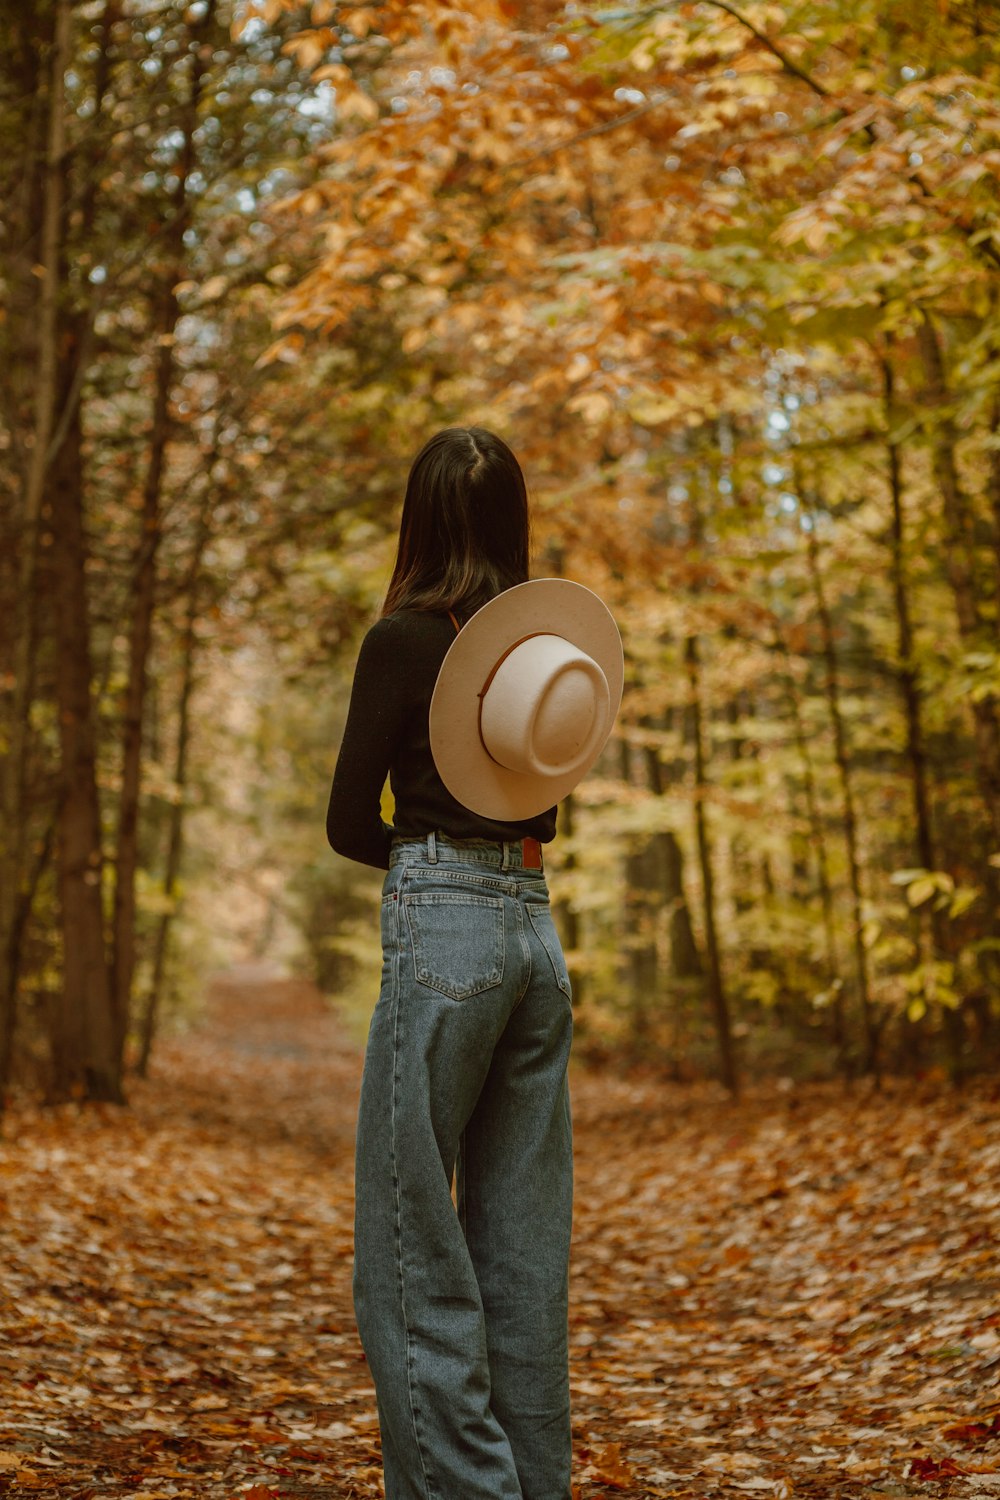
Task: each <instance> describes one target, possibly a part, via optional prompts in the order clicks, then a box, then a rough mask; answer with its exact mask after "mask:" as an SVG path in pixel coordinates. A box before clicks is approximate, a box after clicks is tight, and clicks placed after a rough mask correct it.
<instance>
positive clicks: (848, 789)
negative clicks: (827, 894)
mask: <svg viewBox="0 0 1000 1500" xmlns="http://www.w3.org/2000/svg"><path fill="white" fill-rule="evenodd" d="M799 492H800V499H801V503H802V504H803V506H806V507H808V501H807V499H806V496H805V488H804V486H803V485H801V484H800V486H799ZM809 509H810V516H811V520H812V525H810V526H809V527H808V529H807V530H806V550H807V554H808V558H809V572H810V576H811V578H812V584H813V592H814V595H815V600H816V617H817V619H818V621H819V626H820V632H821V638H822V643H823V661H824V666H825V685H826V701H827V706H828V708H829V712H830V724H831V727H832V729H833V748H834V758H835V760H836V763H837V773H838V776H839V779H840V793H841V799H842V803H843V817H844V842H845V843H846V845H847V865H848V872H849V876H850V883H851V925H852V928H853V935H854V964H855V971H856V974H857V985H858V1006H859V1010H860V1013H861V1027H862V1035H863V1038H864V1051H863V1055H862V1067H863V1069H864V1071H865V1072H874V1071H875V1070H876V1069H877V1065H878V1030H877V1028H876V1026H875V1017H874V1013H873V1007H872V1001H871V991H870V987H869V981H868V953H867V950H866V948H865V940H864V915H863V897H862V893H861V859H860V855H859V853H858V823H857V815H856V813H855V809H854V791H853V787H852V784H851V766H850V756H849V754H848V750H847V734H846V731H845V728H844V719H843V715H842V713H841V709H840V677H839V672H838V667H837V650H836V646H835V644H834V638H833V621H832V620H831V617H830V610H829V607H828V605H827V602H826V593H825V590H824V587H823V573H822V569H821V567H820V561H819V543H818V541H817V540H816V524H815V522H816V515H815V511H814V510H812V509H811V508H809Z"/></svg>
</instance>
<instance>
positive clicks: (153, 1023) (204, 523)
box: [136, 429, 218, 1078]
mask: <svg viewBox="0 0 1000 1500" xmlns="http://www.w3.org/2000/svg"><path fill="white" fill-rule="evenodd" d="M216 431H217V432H218V429H216ZM210 513H211V501H210V500H209V499H208V497H207V496H206V499H205V503H204V507H203V509H202V512H201V515H200V517H199V520H198V531H197V534H196V537H195V543H194V550H193V552H192V556H191V563H190V566H189V569H188V578H187V612H186V617H185V621H184V636H183V640H182V643H181V691H180V701H179V703H178V706H177V749H176V753H175V756H174V776H173V780H174V786H175V788H176V796H175V800H174V801H173V802H172V803H171V806H170V826H169V831H168V834H167V857H166V865H165V868H164V873H163V895H164V898H165V900H164V910H163V912H162V914H161V916H160V920H159V922H158V923H157V927H156V935H155V938H154V940H153V975H152V980H151V983H150V987H149V993H148V995H147V996H146V1004H145V1007H144V1009H143V1015H142V1024H141V1027H140V1035H139V1057H138V1060H137V1063H136V1071H137V1072H138V1073H139V1075H140V1076H141V1077H143V1078H145V1077H146V1074H147V1072H148V1070H149V1059H150V1055H151V1053H152V1050H153V1041H154V1039H155V1037H156V1027H157V1022H158V1018H159V1011H160V1003H161V998H162V994H163V976H164V972H165V969H166V956H167V943H168V940H169V937H170V928H171V926H172V924H173V919H174V904H175V902H176V899H177V882H178V879H179V877H180V871H181V860H182V858H183V852H184V812H185V807H184V793H185V790H186V787H187V765H188V750H189V747H190V743H191V702H192V698H193V696H194V688H195V661H196V657H197V647H198V636H197V631H196V629H195V626H196V624H197V620H198V591H199V584H200V581H201V563H202V558H203V556H204V553H205V547H206V545H207V543H208V538H209V531H210V526H209V516H210Z"/></svg>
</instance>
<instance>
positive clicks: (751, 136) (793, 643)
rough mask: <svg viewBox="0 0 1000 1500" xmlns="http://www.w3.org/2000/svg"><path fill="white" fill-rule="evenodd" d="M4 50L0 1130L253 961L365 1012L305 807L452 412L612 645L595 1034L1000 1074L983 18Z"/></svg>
mask: <svg viewBox="0 0 1000 1500" xmlns="http://www.w3.org/2000/svg"><path fill="white" fill-rule="evenodd" d="M0 58H2V62H0V139H2V141H3V152H2V157H0V218H2V223H0V257H2V260H0V296H2V303H0V363H2V376H0V383H2V393H3V395H2V406H0V459H2V462H0V619H2V622H3V628H2V637H0V771H2V799H3V801H2V825H0V826H2V835H0V857H2V877H3V878H2V888H0V1097H2V1094H3V1091H4V1090H5V1089H7V1090H9V1089H10V1088H11V1087H13V1086H19V1085H22V1084H25V1085H29V1086H32V1085H41V1086H42V1087H43V1088H44V1090H45V1091H46V1093H47V1094H48V1096H49V1097H52V1098H60V1097H66V1096H73V1095H77V1096H86V1097H91V1098H104V1099H120V1098H122V1097H123V1095H124V1094H125V1093H126V1092H127V1072H128V1069H129V1068H137V1069H139V1070H143V1069H144V1068H145V1066H146V1064H147V1061H148V1059H149V1056H150V1053H151V1049H155V1037H156V1034H157V1029H158V1027H163V1026H164V1025H167V1024H171V1025H172V1024H174V1023H175V1021H176V1019H177V1017H178V1016H179V1017H182V1018H183V1016H184V1015H185V1014H186V1013H188V1012H189V1011H190V1009H191V1008H192V1007H193V1006H194V1004H195V1003H196V998H197V996H198V994H199V993H200V990H201V988H202V986H203V981H204V979H205V976H206V974H207V973H208V972H209V971H210V970H212V969H218V968H220V967H224V966H225V965H227V964H229V963H231V962H233V961H235V960H238V959H240V958H245V957H247V956H251V957H253V956H255V957H266V958H273V959H275V960H276V961H277V962H280V963H283V964H290V965H293V966H299V967H300V968H302V969H304V970H306V971H308V972H310V973H313V974H315V975H316V976H317V977H318V979H319V982H320V983H321V985H322V986H323V988H324V989H325V991H326V992H327V993H329V994H330V995H331V996H332V997H334V998H335V999H338V1000H339V1001H340V1002H341V1003H343V1004H345V1005H346V1006H347V1007H348V1008H349V1009H350V1007H352V1006H353V1007H361V1008H363V1007H364V1006H367V1007H369V1008H370V1006H371V1004H372V1003H373V1001H374V998H375V987H376V984H377V973H378V966H379V957H378V953H377V951H376V944H375V938H374V935H373V934H374V932H375V927H374V924H373V918H372V913H373V911H374V909H375V900H376V895H377V890H378V883H379V877H378V875H377V873H376V872H374V871H364V870H362V869H361V868H360V867H356V866H350V865H348V864H346V863H344V862H342V861H339V860H338V859H337V858H336V857H335V856H333V855H332V854H331V852H330V851H329V849H328V848H327V847H326V844H325V838H324V830H323V815H324V811H325V803H326V797H327V792H328V787H329V779H330V775H331V773H332V769H333V764H334V760H335V757H336V750H337V746H338V742H339V734H340V729H341V726H342V722H343V714H344V708H345V703H346V698H347V694H348V692H349V688H350V681H351V674H352V671H353V664H354V659H355V655H356V651H357V646H358V643H359V640H360V637H361V634H362V633H363V631H364V629H365V628H366V627H367V625H368V624H369V623H370V621H371V619H372V618H373V614H374V612H375V610H376V609H377V606H378V602H379V598H380V594H381V592H382V590H383V589H384V587H385V583H386V581H387V577H388V571H389V567H390V563H391V557H392V551H393V542H394V529H395V526H396V522H397V518H398V506H399V502H400V499H401V494H402V486H403V481H404V478H405V474H406V470H407V467H408V464H409V461H410V459H411V457H412V455H413V453H414V452H415V450H416V448H417V447H418V446H419V445H420V444H421V443H422V441H423V440H424V438H425V437H426V436H427V435H428V434H429V433H430V432H431V431H433V430H434V429H436V428H437V427H439V426H443V425H447V424H450V423H453V422H459V423H467V422H479V423H482V424H484V425H486V426H489V427H492V428H494V429H496V430H498V431H500V432H501V433H503V434H504V436H506V437H507V439H508V440H509V441H510V442H511V444H512V445H513V446H514V448H515V449H516V451H517V452H518V453H519V455H520V456H521V458H522V460H523V463H524V467H525V470H526V472H527V475H528V478H529V484H530V487H531V490H532V494H533V501H534V514H535V557H536V561H535V572H536V573H537V574H540V575H544V574H553V573H564V574H565V575H567V576H569V577H572V578H575V579H578V580H579V581H581V582H583V583H586V584H588V585H590V586H592V587H594V588H596V589H597V590H598V591H599V592H601V593H602V595H603V596H604V597H605V598H607V599H608V601H609V603H610V604H611V606H612V608H613V609H614V611H615V613H616V616H617V618H618V620H619V622H620V625H621V628H622V634H623V638H624V641H625V649H626V661H627V685H626V693H625V700H624V705H623V711H622V717H621V721H620V725H619V732H618V735H617V737H616V739H615V740H614V741H613V743H612V746H611V748H610V749H609V751H608V752H607V753H606V754H605V756H604V758H603V759H602V762H601V763H600V765H599V767H598V768H597V774H595V775H594V776H592V777H591V778H590V779H589V780H588V781H587V783H586V784H585V785H584V786H583V787H582V788H581V789H579V791H578V792H577V793H576V794H575V795H574V797H573V798H572V799H571V801H570V802H568V803H566V804H564V806H563V807H562V809H561V810H560V830H561V836H560V838H559V839H558V840H557V844H556V846H555V847H554V852H553V855H552V858H551V860H550V861H549V867H550V871H551V878H552V882H553V887H554V896H555V898H556V903H557V907H558V919H559V921H560V923H561V928H562V932H563V936H564V939H565V943H566V946H567V950H568V955H569V958H570V962H571V967H572V970H573V974H574V982H575V987H576V1004H577V1015H578V1037H579V1047H580V1050H581V1053H582V1054H584V1055H589V1056H591V1057H594V1058H606V1057H612V1056H614V1057H622V1058H625V1059H631V1058H635V1059H639V1058H641V1059H644V1060H648V1061H649V1062H650V1063H652V1064H653V1065H655V1066H656V1067H657V1068H660V1069H662V1070H663V1072H664V1073H665V1074H669V1075H670V1076H672V1077H676V1078H687V1077H692V1076H700V1075H704V1074H714V1075H716V1076H718V1077H720V1078H721V1079H722V1080H723V1082H725V1083H726V1084H727V1085H728V1086H730V1087H735V1086H736V1085H737V1084H738V1082H739V1080H740V1078H743V1077H752V1076H754V1075H757V1074H763V1073H775V1072H779V1073H785V1074H789V1075H791V1076H795V1077H815V1076H827V1075H831V1074H835V1073H837V1072H842V1073H845V1074H850V1075H857V1074H859V1073H863V1072H866V1073H873V1072H878V1071H880V1070H893V1071H902V1072H907V1073H922V1074H927V1073H928V1072H929V1071H934V1072H938V1073H940V1074H941V1075H942V1076H943V1075H945V1074H948V1075H951V1076H953V1077H955V1078H961V1077H962V1076H963V1075H965V1074H967V1073H969V1072H971V1071H974V1070H980V1069H983V1068H988V1067H995V1066H996V1064H997V1062H998V1060H1000V903H998V892H1000V651H998V619H1000V228H998V218H997V206H998V198H1000V194H998V179H1000V11H998V9H997V7H996V5H995V3H994V0H905V3H904V0H839V3H837V4H835V5H833V4H829V3H826V0H801V3H800V0H781V3H772V0H732V3H730V0H698V3H679V0H664V3H637V0H624V3H619V4H607V5H604V4H588V3H584V0H578V3H568V0H567V3H563V0H454V3H446V0H439V3H432V0H427V3H419V0H408V3H402V0H385V3H382V4H373V5H337V4H334V3H332V0H313V3H312V4H311V5H302V4H299V3H297V0H192V3H190V4H185V3H182V0H177V3H175V0H39V3H37V4H33V5H30V6H27V5H5V6H4V7H2V9H0Z"/></svg>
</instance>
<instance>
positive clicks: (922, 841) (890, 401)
mask: <svg viewBox="0 0 1000 1500" xmlns="http://www.w3.org/2000/svg"><path fill="white" fill-rule="evenodd" d="M880 363H881V366H882V392H883V399H884V405H885V420H886V430H887V434H888V436H887V438H886V457H887V460H888V470H889V498H890V501H891V504H892V525H891V528H890V536H891V551H892V589H893V601H894V604H895V609H896V637H897V646H898V651H899V692H900V697H901V698H902V701H903V715H904V719H905V722H906V759H907V761H908V763H909V767H910V786H911V790H912V793H913V821H914V831H915V836H916V849H917V860H918V862H919V864H920V866H921V868H922V869H924V870H936V869H937V868H938V856H937V851H936V849H935V845H934V833H933V828H932V824H931V811H930V797H929V795H928V789H927V756H926V753H925V750H924V731H923V713H922V709H923V693H922V689H921V684H920V674H919V671H918V668H917V663H916V657H915V655H914V634H913V621H912V617H911V614H910V600H909V592H908V588H907V568H906V524H905V517H904V514H903V476H902V467H901V462H900V453H899V445H898V443H896V442H895V441H894V439H893V436H892V434H893V429H894V425H895V420H896V411H895V388H894V387H895V382H894V376H893V368H892V363H891V361H890V360H889V359H887V358H883V359H882V360H881V361H880ZM925 925H926V926H929V929H930V931H929V938H930V953H931V958H932V959H933V961H934V962H935V963H948V962H949V961H950V960H951V957H952V955H951V953H950V952H949V943H948V934H947V930H946V926H945V922H944V918H943V916H942V913H941V912H940V911H939V910H938V909H937V904H936V902H935V901H933V900H932V901H930V902H929V903H927V906H926V907H925V908H924V910H923V911H921V912H917V913H916V927H917V933H918V940H919V941H918V953H919V957H920V959H921V961H922V960H923V956H924V948H925V942H924V937H925V933H924V928H925ZM944 1022H945V1029H946V1033H947V1036H948V1045H949V1050H950V1053H951V1071H952V1077H953V1078H954V1079H956V1080H957V1079H958V1078H959V1077H960V1075H961V1070H962V1025H961V1019H960V1017H959V1015H958V1012H957V1011H955V1010H954V1009H952V1008H951V1007H950V1006H946V1007H945V1012H944Z"/></svg>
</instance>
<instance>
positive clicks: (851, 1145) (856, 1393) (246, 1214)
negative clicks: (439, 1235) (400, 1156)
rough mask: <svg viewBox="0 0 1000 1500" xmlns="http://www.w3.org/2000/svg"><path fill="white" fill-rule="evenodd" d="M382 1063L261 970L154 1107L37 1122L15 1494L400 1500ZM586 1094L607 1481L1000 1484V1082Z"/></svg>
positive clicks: (23, 1233) (14, 1304) (16, 1173)
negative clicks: (387, 1429) (377, 1243)
mask: <svg viewBox="0 0 1000 1500" xmlns="http://www.w3.org/2000/svg"><path fill="white" fill-rule="evenodd" d="M360 1064H361V1055H360V1050H359V1048H358V1047H357V1046H356V1045H355V1044H354V1043H353V1042H352V1041H351V1040H350V1039H349V1038H348V1037H347V1035H346V1034H345V1032H344V1029H343V1027H342V1026H341V1024H340V1023H339V1021H338V1019H337V1017H336V1015H335V1014H334V1013H332V1012H331V1011H330V1009H329V1008H328V1007H327V1006H326V1004H325V1003H324V1001H323V1000H322V998H321V997H320V996H319V995H318V994H317V993H316V991H315V990H314V989H313V988H312V987H311V986H309V985H308V984H306V983H303V982H301V981H297V980H291V979H287V978H282V977H280V976H279V975H276V974H275V973H274V972H273V971H269V970H267V969H262V968H260V967H256V968H245V969H241V970H236V971H233V972H231V973H229V974H228V975H226V976H225V977H223V978H221V979H219V980H218V981H217V982H216V983H215V985H214V986H213V987H212V990H211V994H210V997H209V1002H208V1004H207V1006H206V1009H205V1012H204V1015H203V1016H202V1017H201V1019H200V1022H199V1024H198V1026H197V1028H195V1029H193V1030H191V1031H189V1032H187V1033H186V1034H184V1035H181V1036H177V1037H173V1038H171V1039H166V1040H164V1041H162V1042H161V1044H160V1046H159V1048H158V1050H157V1053H156V1057H155V1067H154V1073H153V1077H151V1078H150V1079H149V1080H148V1081H146V1082H142V1081H139V1080H134V1081H132V1083H131V1084H130V1090H129V1092H130V1107H129V1108H128V1109H126V1110H119V1109H115V1108H110V1107H109V1108H101V1109H96V1110H82V1111H81V1110H80V1109H78V1108H77V1107H75V1106H65V1107H61V1108H60V1109H57V1110H54V1111H53V1110H50V1111H44V1110H38V1109H33V1108H26V1107H17V1108H15V1109H14V1110H13V1111H12V1112H11V1114H10V1116H9V1117H8V1119H7V1120H6V1122H5V1124H4V1129H3V1139H2V1142H0V1195H2V1197H0V1242H2V1243H0V1493H8V1492H9V1493H11V1494H18V1495H19V1494H21V1493H22V1492H24V1493H27V1492H29V1491H30V1492H32V1493H34V1494H35V1495H38V1496H44V1497H48V1496H57V1495H58V1496H72V1497H79V1500H85V1497H93V1500H100V1497H104V1496H108V1497H110V1496H117V1495H129V1496H131V1497H133V1500H175V1497H189V1496H197V1497H202V1496H204V1497H207V1500H236V1497H238V1496H241V1495H246V1496H248V1497H249V1500H272V1497H277V1496H299V1495H302V1496H306V1495H308V1496H316V1497H320V1496H331V1497H332V1496H337V1497H349V1496H355V1497H361V1496H373V1495H377V1494H379V1493H380V1477H379V1476H380V1471H379V1466H378V1449H377V1423H376V1419H375V1406H374V1396H373V1393H372V1390H371V1386H370V1383H369V1380H368V1377H367V1371H366V1367H365V1364H364V1360H363V1356H362V1354H361V1350H360V1347H359V1345H358V1343H357V1339H356V1335H355V1332H354V1325H353V1316H352V1312H351V1303H350V1263H351V1220H352V1153H353V1136H354V1115H355V1109H356V1100H357V1089H358V1083H359V1077H360ZM573 1097H574V1121H575V1130H576V1142H577V1212H576V1237H575V1249H574V1260H573V1287H572V1327H571V1333H572V1350H573V1353H572V1359H573V1364H572V1379H573V1395H574V1431H575V1447H576V1454H577V1470H576V1486H577V1493H578V1495H579V1496H580V1497H582V1500H592V1497H596V1496H599V1495H603V1496H609V1495H619V1496H624V1497H633V1500H638V1497H642V1496H673V1497H678V1500H688V1497H694V1496H698V1497H705V1496H719V1497H735V1496H738V1495H747V1494H751V1493H755V1494H759V1495H774V1496H778V1497H782V1496H792V1495H796V1496H875V1495H880V1496H909V1495H925V1496H926V1495H953V1496H970V1497H971V1496H996V1497H1000V1389H998V1379H1000V1111H998V1108H997V1098H998V1093H997V1089H996V1087H995V1085H988V1084H984V1085H979V1086H977V1087H974V1088H972V1089H971V1090H969V1091H968V1093H966V1094H965V1095H964V1096H963V1097H962V1098H956V1097H954V1096H951V1095H947V1094H944V1093H942V1092H941V1091H940V1090H939V1089H935V1088H931V1087H928V1088H927V1089H925V1090H924V1091H923V1092H921V1091H920V1090H919V1089H916V1088H914V1086H913V1085H907V1086H905V1087H904V1086H898V1087H895V1088H892V1089H889V1090H888V1091H887V1092H885V1093H884V1094H883V1095H881V1096H878V1097H869V1096H868V1095H867V1093H864V1092H862V1091H859V1092H858V1093H856V1094H855V1095H854V1096H850V1095H845V1094H844V1092H843V1090H842V1089H840V1088H811V1089H804V1090H798V1089H793V1088H776V1087H771V1088H767V1089H762V1090H760V1091H759V1092H758V1093H756V1094H754V1095H753V1096H752V1097H750V1098H749V1099H747V1100H746V1101H744V1102H741V1103H739V1104H733V1103H729V1102H727V1101H726V1100H725V1099H724V1097H723V1096H722V1095H721V1093H720V1092H719V1091H718V1090H716V1089H715V1088H713V1087H712V1086H704V1087H691V1086H685V1087H679V1086H671V1085H667V1084H664V1083H663V1082H662V1081H659V1080H657V1079H654V1078H647V1079H645V1080H642V1081H634V1080H633V1081H628V1080H624V1079H620V1078H615V1077H612V1076H611V1075H610V1074H608V1075H604V1076H602V1075H601V1074H598V1073H593V1072H591V1073H585V1072H583V1071H580V1070H577V1071H575V1073H574V1078H573ZM449 1500H459V1497H449Z"/></svg>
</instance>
